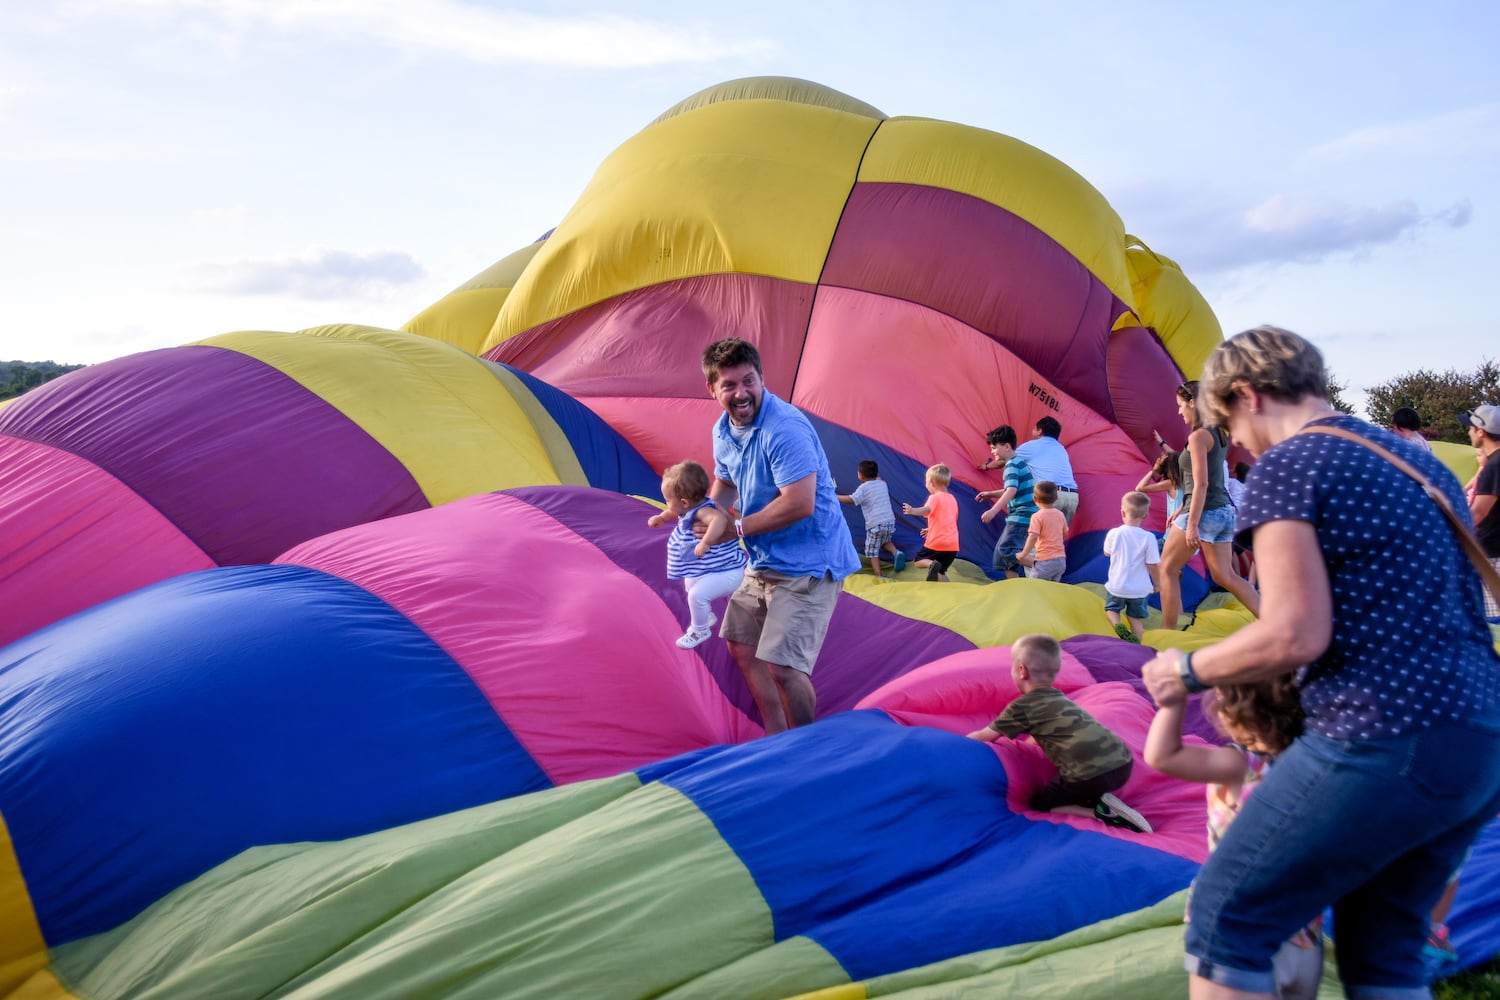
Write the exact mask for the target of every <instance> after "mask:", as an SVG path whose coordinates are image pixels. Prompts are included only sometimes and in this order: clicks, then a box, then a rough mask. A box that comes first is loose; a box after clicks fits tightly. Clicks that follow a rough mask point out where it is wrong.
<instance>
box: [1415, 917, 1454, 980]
mask: <svg viewBox="0 0 1500 1000" xmlns="http://www.w3.org/2000/svg"><path fill="white" fill-rule="evenodd" d="M1422 964H1423V965H1424V966H1426V968H1427V972H1428V974H1429V975H1430V976H1431V977H1432V978H1433V979H1440V978H1443V977H1445V976H1448V975H1451V974H1452V973H1453V972H1455V971H1456V970H1457V967H1458V951H1457V950H1456V949H1455V948H1454V947H1453V942H1452V941H1451V940H1450V939H1449V937H1448V927H1447V925H1445V924H1433V925H1432V929H1431V930H1430V931H1428V932H1427V943H1426V944H1424V945H1423V946H1422Z"/></svg>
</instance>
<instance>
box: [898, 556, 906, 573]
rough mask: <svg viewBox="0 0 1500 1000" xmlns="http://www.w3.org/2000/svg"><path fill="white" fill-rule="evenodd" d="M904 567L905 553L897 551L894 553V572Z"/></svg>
mask: <svg viewBox="0 0 1500 1000" xmlns="http://www.w3.org/2000/svg"><path fill="white" fill-rule="evenodd" d="M905 568H906V553H905V552H897V553H896V572H897V573H899V572H901V571H902V570H903V569H905Z"/></svg>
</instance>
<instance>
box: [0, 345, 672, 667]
mask: <svg viewBox="0 0 1500 1000" xmlns="http://www.w3.org/2000/svg"><path fill="white" fill-rule="evenodd" d="M657 482H658V479H657V476H656V474H655V473H653V472H652V471H651V469H650V468H649V467H647V466H646V465H645V463H644V462H643V461H642V460H641V458H640V457H639V456H638V455H637V454H636V453H635V451H634V449H632V448H630V446H629V445H627V444H625V443H624V441H623V440H622V439H621V438H620V436H619V435H618V434H617V433H615V432H614V431H613V430H611V429H610V428H609V427H607V426H606V425H605V424H604V423H603V422H602V421H600V420H599V419H598V418H597V417H595V416H594V415H593V414H592V413H590V412H589V411H588V410H587V409H585V408H584V407H583V406H581V405H579V404H578V403H577V402H575V401H574V400H572V399H570V398H568V397H567V396H566V395H564V394H562V393H560V392H558V391H556V390H555V389H552V388H551V387H549V386H547V385H545V384H543V383H541V382H539V381H538V380H537V379H536V378H534V377H533V376H531V375H528V374H526V373H524V372H519V371H516V370H514V369H508V368H506V367H505V366H503V365H497V364H489V363H486V362H482V361H479V360H477V359H476V358H474V357H473V356H472V355H469V354H465V353H464V352H462V351H458V350H454V349H453V348H450V347H445V346H443V345H441V344H437V343H434V342H432V341H429V340H423V339H420V338H414V337H410V336H406V335H403V334H398V333H394V332H391V331H388V330H376V329H373V328H368V327H351V326H334V327H323V328H319V329H315V330H306V331H303V332H302V333H300V334H297V335H288V334H278V333H235V334H228V335H225V336H221V337H214V338H212V339H210V340H205V341H202V342H201V343H199V344H196V345H192V346H188V347H178V348H172V349H169V350H161V351H151V352H149V353H145V354H137V355H133V356H131V357H127V358H121V359H119V360H117V361H111V362H107V363H105V364H99V365H93V366H90V367H88V368H84V369H81V370H79V371H76V372H73V373H71V374H70V375H67V376H65V377H63V378H61V379H58V380H57V381H55V382H52V383H49V384H47V385H45V386H42V387H41V388H39V389H37V390H35V391H34V392H30V393H27V394H26V395H25V396H24V397H23V398H21V399H19V400H17V401H16V402H15V403H14V404H13V405H11V406H8V407H6V408H5V409H3V410H0V537H3V538H4V539H5V541H4V542H3V544H0V604H3V606H4V607H5V608H6V615H5V616H4V617H3V618H0V643H3V642H8V641H10V640H12V639H15V638H19V637H20V636H23V635H26V634H27V633H28V632H31V631H33V630H34V629H37V628H40V627H41V626H43V625H46V624H48V623H50V622H53V621H56V620H58V619H59V618H62V617H64V616H65V615H68V614H71V613H73V612H75V611H79V610H81V609H83V608H87V607H90V606H92V605H94V604H97V603H99V602H100V601H103V600H106V599H108V598H111V597H115V596H117V595H119V594H123V593H126V592H128V591H130V590H133V589H135V588H137V587H140V586H143V585H145V584H148V583H152V582H154V581H157V580H163V579H167V578H168V577H171V576H174V575H176V574H179V573H186V572H190V571H192V570H197V569H204V568H207V567H210V566H216V565H220V566H223V565H241V564H251V563H264V562H269V561H271V560H272V559H274V558H275V557H276V556H278V555H280V554H281V553H282V552H283V551H285V550H286V549H287V548H288V547H290V546H291V545H293V544H295V543H297V542H300V541H303V540H305V539H308V538H313V537H316V536H318V535H322V534H325V533H327V532H329V531H333V530H335V529H338V528H342V527H346V526H348V525H353V524H363V523H365V522H367V521H372V520H376V519H378V518H383V517H390V516H393V515H396V514H402V513H406V512H409V511H414V510H422V509H425V508H427V507H429V506H434V505H437V504H442V503H446V502H447V501H449V500H453V499H457V498H459V497H465V496H472V495H474V494H476V493H483V492H487V491H489V490H494V489H502V488H505V487H508V486H518V485H531V484H543V483H552V484H556V483H572V484H578V485H585V484H587V485H594V486H600V487H604V488H606V489H616V490H623V491H625V492H633V493H640V492H651V493H654V492H655V491H656V489H657Z"/></svg>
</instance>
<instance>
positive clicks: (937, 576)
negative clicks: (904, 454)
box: [901, 464, 958, 583]
mask: <svg viewBox="0 0 1500 1000" xmlns="http://www.w3.org/2000/svg"><path fill="white" fill-rule="evenodd" d="M952 481H953V473H952V471H951V470H950V469H949V468H948V467H947V466H946V465H941V464H939V465H934V466H932V467H930V468H929V469H928V470H927V493H928V497H927V502H926V503H924V504H923V505H922V506H920V507H913V506H912V505H911V504H909V503H904V504H902V505H901V512H902V513H903V514H908V515H910V516H913V517H925V518H927V527H925V528H923V529H922V541H923V545H922V551H920V552H918V553H917V557H916V558H915V559H914V560H912V565H913V566H923V567H926V569H927V579H928V581H929V582H931V581H934V580H936V581H940V582H942V583H947V582H948V567H949V566H952V565H953V560H954V559H956V558H957V557H958V501H957V500H955V499H954V498H953V494H952V493H949V492H948V484H949V483H950V482H952Z"/></svg>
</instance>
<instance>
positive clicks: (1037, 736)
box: [969, 632, 1151, 833]
mask: <svg viewBox="0 0 1500 1000" xmlns="http://www.w3.org/2000/svg"><path fill="white" fill-rule="evenodd" d="M1061 668H1062V647H1061V646H1060V645H1058V642H1057V640H1056V639H1055V638H1053V637H1052V636H1050V635H1047V634H1046V633H1042V632H1036V633H1032V634H1031V635H1023V636H1021V637H1020V638H1019V639H1017V640H1016V641H1015V642H1014V643H1013V644H1012V645H1011V647H1010V676H1011V680H1013V681H1015V683H1016V690H1017V691H1019V692H1020V693H1021V696H1020V697H1019V698H1017V699H1016V700H1015V701H1013V702H1011V703H1010V704H1009V705H1007V706H1006V708H1005V711H1004V712H1002V713H1001V714H1000V716H999V717H998V718H997V719H995V721H994V722H991V723H990V724H989V725H988V726H985V727H984V728H983V729H976V730H975V731H974V732H972V733H970V734H969V739H971V740H980V741H981V742H984V743H993V742H995V741H996V740H998V739H1000V738H1001V737H1002V736H1004V737H1007V738H1009V739H1015V738H1016V737H1017V736H1020V735H1022V734H1029V735H1030V736H1031V738H1032V740H1034V741H1035V742H1036V745H1037V746H1038V747H1040V748H1041V750H1042V752H1043V753H1045V754H1046V755H1047V759H1048V760H1050V761H1051V762H1052V765H1053V766H1054V767H1056V768H1057V777H1056V778H1053V779H1052V781H1050V782H1048V783H1047V784H1046V785H1044V786H1043V787H1042V788H1039V789H1037V791H1036V794H1034V795H1033V796H1032V797H1031V808H1033V809H1035V810H1036V811H1037V812H1058V813H1068V814H1070V815H1074V816H1085V817H1089V816H1091V817H1093V818H1094V819H1097V820H1098V821H1099V822H1101V823H1104V824H1105V825H1107V826H1118V827H1124V828H1125V829H1128V830H1135V831H1136V832H1138V833H1150V832H1151V824H1150V823H1148V822H1146V817H1144V816H1142V815H1141V814H1140V813H1139V812H1137V811H1136V810H1134V809H1132V808H1131V807H1130V806H1128V805H1126V804H1125V803H1124V802H1122V801H1121V800H1120V798H1119V797H1118V796H1116V795H1115V794H1114V793H1115V792H1116V791H1118V790H1119V789H1121V788H1123V787H1124V786H1125V783H1126V782H1127V781H1129V780H1130V772H1131V770H1132V768H1133V766H1134V764H1135V759H1134V758H1133V757H1132V756H1131V754H1130V747H1129V745H1127V744H1126V742H1125V741H1124V740H1122V739H1120V737H1119V736H1117V735H1116V734H1115V733H1113V732H1111V731H1110V730H1108V729H1106V728H1105V727H1104V725H1103V724H1102V723H1101V722H1100V721H1099V720H1098V719H1096V718H1094V717H1093V716H1092V715H1090V714H1089V713H1088V712H1087V711H1085V710H1084V709H1083V708H1082V707H1080V706H1079V705H1077V704H1075V703H1074V701H1073V699H1071V698H1069V697H1068V696H1067V695H1065V694H1063V693H1062V692H1061V691H1059V690H1058V689H1057V688H1056V687H1054V686H1053V682H1054V681H1056V680H1057V673H1058V671H1059V670H1060V669H1061Z"/></svg>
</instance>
